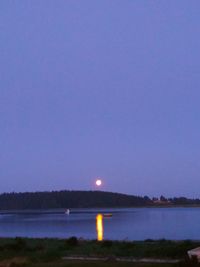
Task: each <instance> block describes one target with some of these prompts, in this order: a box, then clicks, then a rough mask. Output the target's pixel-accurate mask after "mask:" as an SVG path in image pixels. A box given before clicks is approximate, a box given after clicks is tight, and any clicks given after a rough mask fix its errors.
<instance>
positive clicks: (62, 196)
mask: <svg viewBox="0 0 200 267" xmlns="http://www.w3.org/2000/svg"><path fill="white" fill-rule="evenodd" d="M150 202H151V200H150V199H149V198H147V197H144V198H143V197H138V196H129V195H124V194H119V193H110V192H102V191H53V192H35V193H4V194H1V195H0V210H9V209H12V210H13V209H54V208H90V207H91V208H92V207H133V206H137V207H138V206H145V205H148V204H150Z"/></svg>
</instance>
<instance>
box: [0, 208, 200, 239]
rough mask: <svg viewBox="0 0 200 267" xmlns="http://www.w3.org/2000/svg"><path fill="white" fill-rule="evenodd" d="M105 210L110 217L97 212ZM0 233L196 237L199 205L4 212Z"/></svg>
mask: <svg viewBox="0 0 200 267" xmlns="http://www.w3.org/2000/svg"><path fill="white" fill-rule="evenodd" d="M105 213H112V217H110V218H106V217H104V216H97V215H98V214H100V215H101V214H105ZM97 218H98V221H97ZM97 228H98V229H97ZM0 236H1V237H16V236H22V237H59V238H67V237H70V236H76V237H82V238H84V239H96V238H97V237H98V238H103V239H113V240H124V239H127V240H144V239H147V238H151V239H160V238H166V239H176V240H179V239H199V240H200V208H132V209H96V210H95V209H73V210H71V213H70V215H67V214H65V213H64V210H48V211H37V212H36V211H27V212H4V213H0Z"/></svg>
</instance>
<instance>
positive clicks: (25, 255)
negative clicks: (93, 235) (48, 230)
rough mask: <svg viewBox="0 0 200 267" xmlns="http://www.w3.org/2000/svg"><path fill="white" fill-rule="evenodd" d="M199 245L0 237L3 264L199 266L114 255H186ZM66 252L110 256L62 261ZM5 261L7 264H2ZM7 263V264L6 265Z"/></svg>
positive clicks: (182, 257)
mask: <svg viewBox="0 0 200 267" xmlns="http://www.w3.org/2000/svg"><path fill="white" fill-rule="evenodd" d="M197 246H200V242H193V241H189V240H188V241H180V242H175V241H168V240H157V241H154V240H150V239H149V240H146V241H134V242H125V241H123V242H119V241H109V240H107V241H106V240H105V241H103V242H97V241H94V240H93V241H86V240H78V239H77V238H75V237H72V238H69V239H66V240H64V239H45V238H44V239H28V238H15V239H12V238H1V239H0V266H10V267H14V266H33V267H34V266H35V267H54V266H55V267H57V266H58V267H65V266H66V267H70V266H72V267H73V266H80V267H84V266H85V267H90V266H95V267H100V266H104V267H112V266H116V267H123V266H133V267H146V266H148V267H154V266H155V267H161V266H162V267H173V266H178V267H181V266H197V265H196V263H191V262H182V263H178V264H167V263H162V264H161V263H156V264H150V263H149V264H144V263H128V262H120V263H118V262H115V261H114V259H115V257H121V258H127V257H128V258H138V259H139V258H158V259H183V260H184V259H185V257H186V255H187V251H188V250H190V249H192V248H194V247H197ZM66 256H85V257H86V256H87V257H88V256H89V257H106V258H107V257H108V258H110V259H112V260H110V261H106V262H102V261H101V262H100V261H99V262H93V261H92V262H89V261H76V260H74V261H69V260H68V261H63V260H62V257H66ZM3 264H4V265H3ZM6 264H7V265H6Z"/></svg>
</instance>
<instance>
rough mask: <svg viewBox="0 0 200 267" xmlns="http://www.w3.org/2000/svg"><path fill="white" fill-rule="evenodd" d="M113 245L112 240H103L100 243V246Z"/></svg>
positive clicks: (107, 246)
mask: <svg viewBox="0 0 200 267" xmlns="http://www.w3.org/2000/svg"><path fill="white" fill-rule="evenodd" d="M112 245H113V241H111V240H104V241H103V242H102V244H101V246H102V247H106V248H110V247H112Z"/></svg>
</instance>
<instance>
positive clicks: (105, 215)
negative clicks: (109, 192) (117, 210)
mask: <svg viewBox="0 0 200 267" xmlns="http://www.w3.org/2000/svg"><path fill="white" fill-rule="evenodd" d="M103 217H104V218H110V217H112V213H104V214H103Z"/></svg>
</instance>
